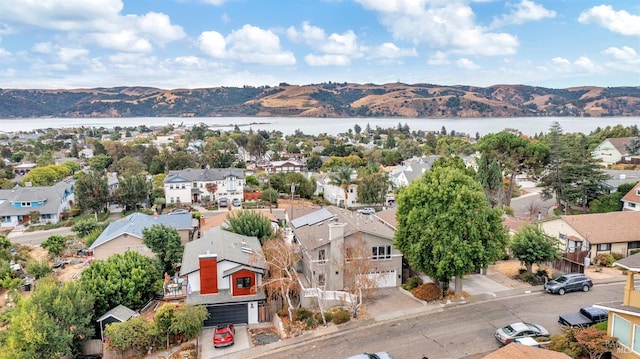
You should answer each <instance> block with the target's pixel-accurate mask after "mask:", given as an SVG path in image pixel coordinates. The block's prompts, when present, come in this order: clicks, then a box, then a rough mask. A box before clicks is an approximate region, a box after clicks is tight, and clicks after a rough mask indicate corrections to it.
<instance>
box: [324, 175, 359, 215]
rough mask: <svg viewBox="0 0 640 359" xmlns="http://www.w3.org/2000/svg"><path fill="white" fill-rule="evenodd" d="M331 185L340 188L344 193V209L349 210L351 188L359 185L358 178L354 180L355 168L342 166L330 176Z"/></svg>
mask: <svg viewBox="0 0 640 359" xmlns="http://www.w3.org/2000/svg"><path fill="white" fill-rule="evenodd" d="M329 183H331V184H332V185H334V186H338V187H340V188H341V189H342V191H343V192H344V208H347V203H348V202H349V201H348V200H349V187H350V186H351V185H353V184H356V183H358V180H357V179H356V178H353V168H351V167H350V166H340V167H338V169H337V170H336V171H335V172H333V173H332V174H330V175H329Z"/></svg>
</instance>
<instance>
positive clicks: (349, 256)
mask: <svg viewBox="0 0 640 359" xmlns="http://www.w3.org/2000/svg"><path fill="white" fill-rule="evenodd" d="M341 251H342V258H344V262H343V263H340V264H339V267H342V270H343V271H344V278H345V280H346V281H348V282H347V284H345V291H347V292H348V293H350V294H351V298H352V300H351V301H350V302H349V305H350V306H351V312H352V313H353V317H354V318H355V317H356V316H357V315H358V308H360V306H362V303H363V298H364V293H366V292H367V291H369V290H371V289H375V288H377V287H378V279H377V278H373V277H371V275H370V273H372V272H375V271H376V269H378V267H377V263H375V262H374V261H373V258H372V257H371V247H369V246H367V243H366V242H365V240H364V238H363V237H362V233H361V232H360V233H358V234H356V235H355V236H354V238H353V240H352V241H350V242H349V243H348V244H345V245H344V246H343V248H341Z"/></svg>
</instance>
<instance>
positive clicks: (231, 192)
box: [164, 168, 245, 204]
mask: <svg viewBox="0 0 640 359" xmlns="http://www.w3.org/2000/svg"><path fill="white" fill-rule="evenodd" d="M244 186H245V175H244V171H243V170H242V169H240V168H204V169H200V168H188V169H184V170H177V171H169V174H168V175H167V177H166V178H165V180H164V193H165V201H166V203H167V204H170V203H188V204H191V203H199V202H201V201H203V200H207V199H209V200H212V201H218V200H219V199H220V198H223V197H224V198H227V200H228V201H229V203H231V202H232V201H233V199H234V198H237V199H239V200H241V201H242V199H243V196H244V193H243V190H244Z"/></svg>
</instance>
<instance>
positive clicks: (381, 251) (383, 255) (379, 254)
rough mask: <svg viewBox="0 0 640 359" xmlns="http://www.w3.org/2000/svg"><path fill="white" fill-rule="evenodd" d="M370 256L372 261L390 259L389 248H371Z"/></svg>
mask: <svg viewBox="0 0 640 359" xmlns="http://www.w3.org/2000/svg"><path fill="white" fill-rule="evenodd" d="M371 254H372V255H373V259H374V260H381V259H390V258H391V246H377V247H373V248H372V251H371Z"/></svg>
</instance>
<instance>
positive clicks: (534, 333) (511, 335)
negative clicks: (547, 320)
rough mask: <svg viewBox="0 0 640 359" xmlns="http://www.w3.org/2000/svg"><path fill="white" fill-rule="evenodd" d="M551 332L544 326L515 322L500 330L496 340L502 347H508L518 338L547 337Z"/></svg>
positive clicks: (497, 331)
mask: <svg viewBox="0 0 640 359" xmlns="http://www.w3.org/2000/svg"><path fill="white" fill-rule="evenodd" d="M548 335H549V331H548V330H547V329H545V328H544V327H543V326H542V325H539V324H532V323H525V322H515V323H511V324H509V325H507V326H505V327H502V328H498V330H496V333H495V337H496V340H497V341H498V343H500V344H502V345H507V344H509V343H511V342H512V341H514V340H516V339H518V338H537V337H546V336H548Z"/></svg>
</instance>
